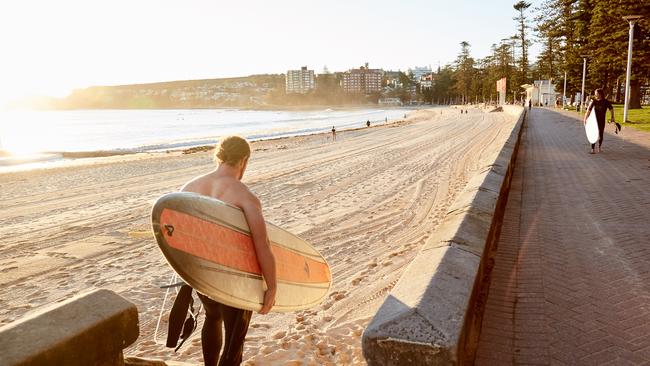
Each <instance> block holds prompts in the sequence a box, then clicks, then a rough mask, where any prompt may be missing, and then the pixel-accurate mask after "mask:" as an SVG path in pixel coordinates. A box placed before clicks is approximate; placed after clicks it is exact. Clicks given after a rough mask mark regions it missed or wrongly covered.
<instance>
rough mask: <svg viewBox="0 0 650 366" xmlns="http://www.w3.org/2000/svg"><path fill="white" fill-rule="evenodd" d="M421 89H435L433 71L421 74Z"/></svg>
mask: <svg viewBox="0 0 650 366" xmlns="http://www.w3.org/2000/svg"><path fill="white" fill-rule="evenodd" d="M419 84H420V91H424V90H431V89H433V85H434V81H433V73H428V74H424V75H422V76H420V79H419Z"/></svg>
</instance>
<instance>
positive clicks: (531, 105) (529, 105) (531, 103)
mask: <svg viewBox="0 0 650 366" xmlns="http://www.w3.org/2000/svg"><path fill="white" fill-rule="evenodd" d="M531 109H533V100H532V99H528V110H531Z"/></svg>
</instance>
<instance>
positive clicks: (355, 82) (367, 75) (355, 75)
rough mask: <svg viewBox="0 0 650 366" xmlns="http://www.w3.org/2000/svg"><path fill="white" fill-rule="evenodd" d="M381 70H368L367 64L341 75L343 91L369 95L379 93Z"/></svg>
mask: <svg viewBox="0 0 650 366" xmlns="http://www.w3.org/2000/svg"><path fill="white" fill-rule="evenodd" d="M383 73H384V72H383V70H381V69H370V68H368V64H367V63H366V65H365V66H361V67H360V68H358V69H351V70H349V71H347V72H345V73H344V74H343V82H342V83H343V85H342V86H343V90H344V91H345V92H348V93H363V94H370V93H376V92H380V91H381V80H382V76H383Z"/></svg>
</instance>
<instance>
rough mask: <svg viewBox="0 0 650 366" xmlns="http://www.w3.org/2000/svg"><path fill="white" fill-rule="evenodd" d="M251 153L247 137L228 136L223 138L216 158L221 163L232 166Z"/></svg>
mask: <svg viewBox="0 0 650 366" xmlns="http://www.w3.org/2000/svg"><path fill="white" fill-rule="evenodd" d="M250 155H251V147H250V145H249V144H248V141H246V139H245V138H243V137H239V136H226V137H224V138H222V139H221V142H219V145H218V146H217V148H216V151H215V153H214V158H215V160H216V161H218V162H219V163H225V164H228V165H230V166H235V165H237V164H238V163H239V162H240V161H242V160H243V159H246V158H248V157H249V156H250Z"/></svg>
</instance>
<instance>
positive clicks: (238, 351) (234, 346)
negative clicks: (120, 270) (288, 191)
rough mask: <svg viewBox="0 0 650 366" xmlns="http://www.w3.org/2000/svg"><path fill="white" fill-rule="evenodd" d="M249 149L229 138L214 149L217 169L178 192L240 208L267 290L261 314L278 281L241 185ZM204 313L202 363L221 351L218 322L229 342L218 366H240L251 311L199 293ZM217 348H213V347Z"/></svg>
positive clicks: (258, 212)
mask: <svg viewBox="0 0 650 366" xmlns="http://www.w3.org/2000/svg"><path fill="white" fill-rule="evenodd" d="M250 154H251V150H250V146H249V145H248V142H247V141H246V140H245V139H243V138H241V137H239V136H229V137H226V138H224V139H222V141H221V142H220V144H219V146H218V147H217V150H216V154H215V160H216V161H217V163H218V166H217V168H216V169H214V170H213V171H211V172H209V173H207V174H204V175H201V176H198V177H196V178H194V179H192V180H191V181H189V182H188V183H187V184H185V186H183V188H181V191H185V192H194V193H198V194H201V195H205V196H210V197H213V198H216V199H219V200H221V201H224V202H226V203H229V204H231V205H233V206H236V207H239V208H240V209H241V210H242V211H243V212H244V215H245V216H246V221H247V222H248V227H249V229H250V232H251V237H252V239H253V243H254V245H255V253H256V255H257V261H258V262H259V264H260V268H261V270H262V275H263V276H264V281H265V282H266V285H267V290H266V291H265V292H264V304H263V305H262V308H261V309H260V314H266V313H268V312H269V310H271V308H272V307H273V305H274V303H275V293H276V290H277V285H276V283H277V278H276V268H275V258H274V256H273V252H271V245H270V242H269V239H268V235H267V232H266V223H265V222H264V216H263V215H262V204H261V203H260V200H259V199H258V198H257V197H256V196H255V195H254V194H253V193H252V192H251V191H250V190H249V189H248V187H246V185H245V184H244V183H242V182H241V179H242V177H243V176H244V172H245V171H246V167H247V165H248V159H249V157H250ZM199 298H200V299H201V301H202V302H203V305H204V307H205V311H206V319H205V322H204V324H203V330H202V331H201V344H202V348H203V360H204V363H205V364H206V365H217V362H218V361H219V351H220V348H221V343H222V342H221V340H222V339H221V338H222V337H221V323H222V322H223V323H224V325H225V331H226V337H225V340H226V342H228V344H226V345H225V346H224V353H223V355H222V356H221V358H222V360H221V364H225V365H239V364H240V363H241V359H242V353H243V350H244V338H245V337H246V332H247V331H248V324H249V323H250V319H251V315H252V312H251V311H250V310H242V309H237V308H233V307H230V306H227V305H224V304H221V303H219V302H216V301H214V300H212V299H210V298H208V297H206V296H204V295H202V294H200V293H199ZM215 346H216V347H215Z"/></svg>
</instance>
